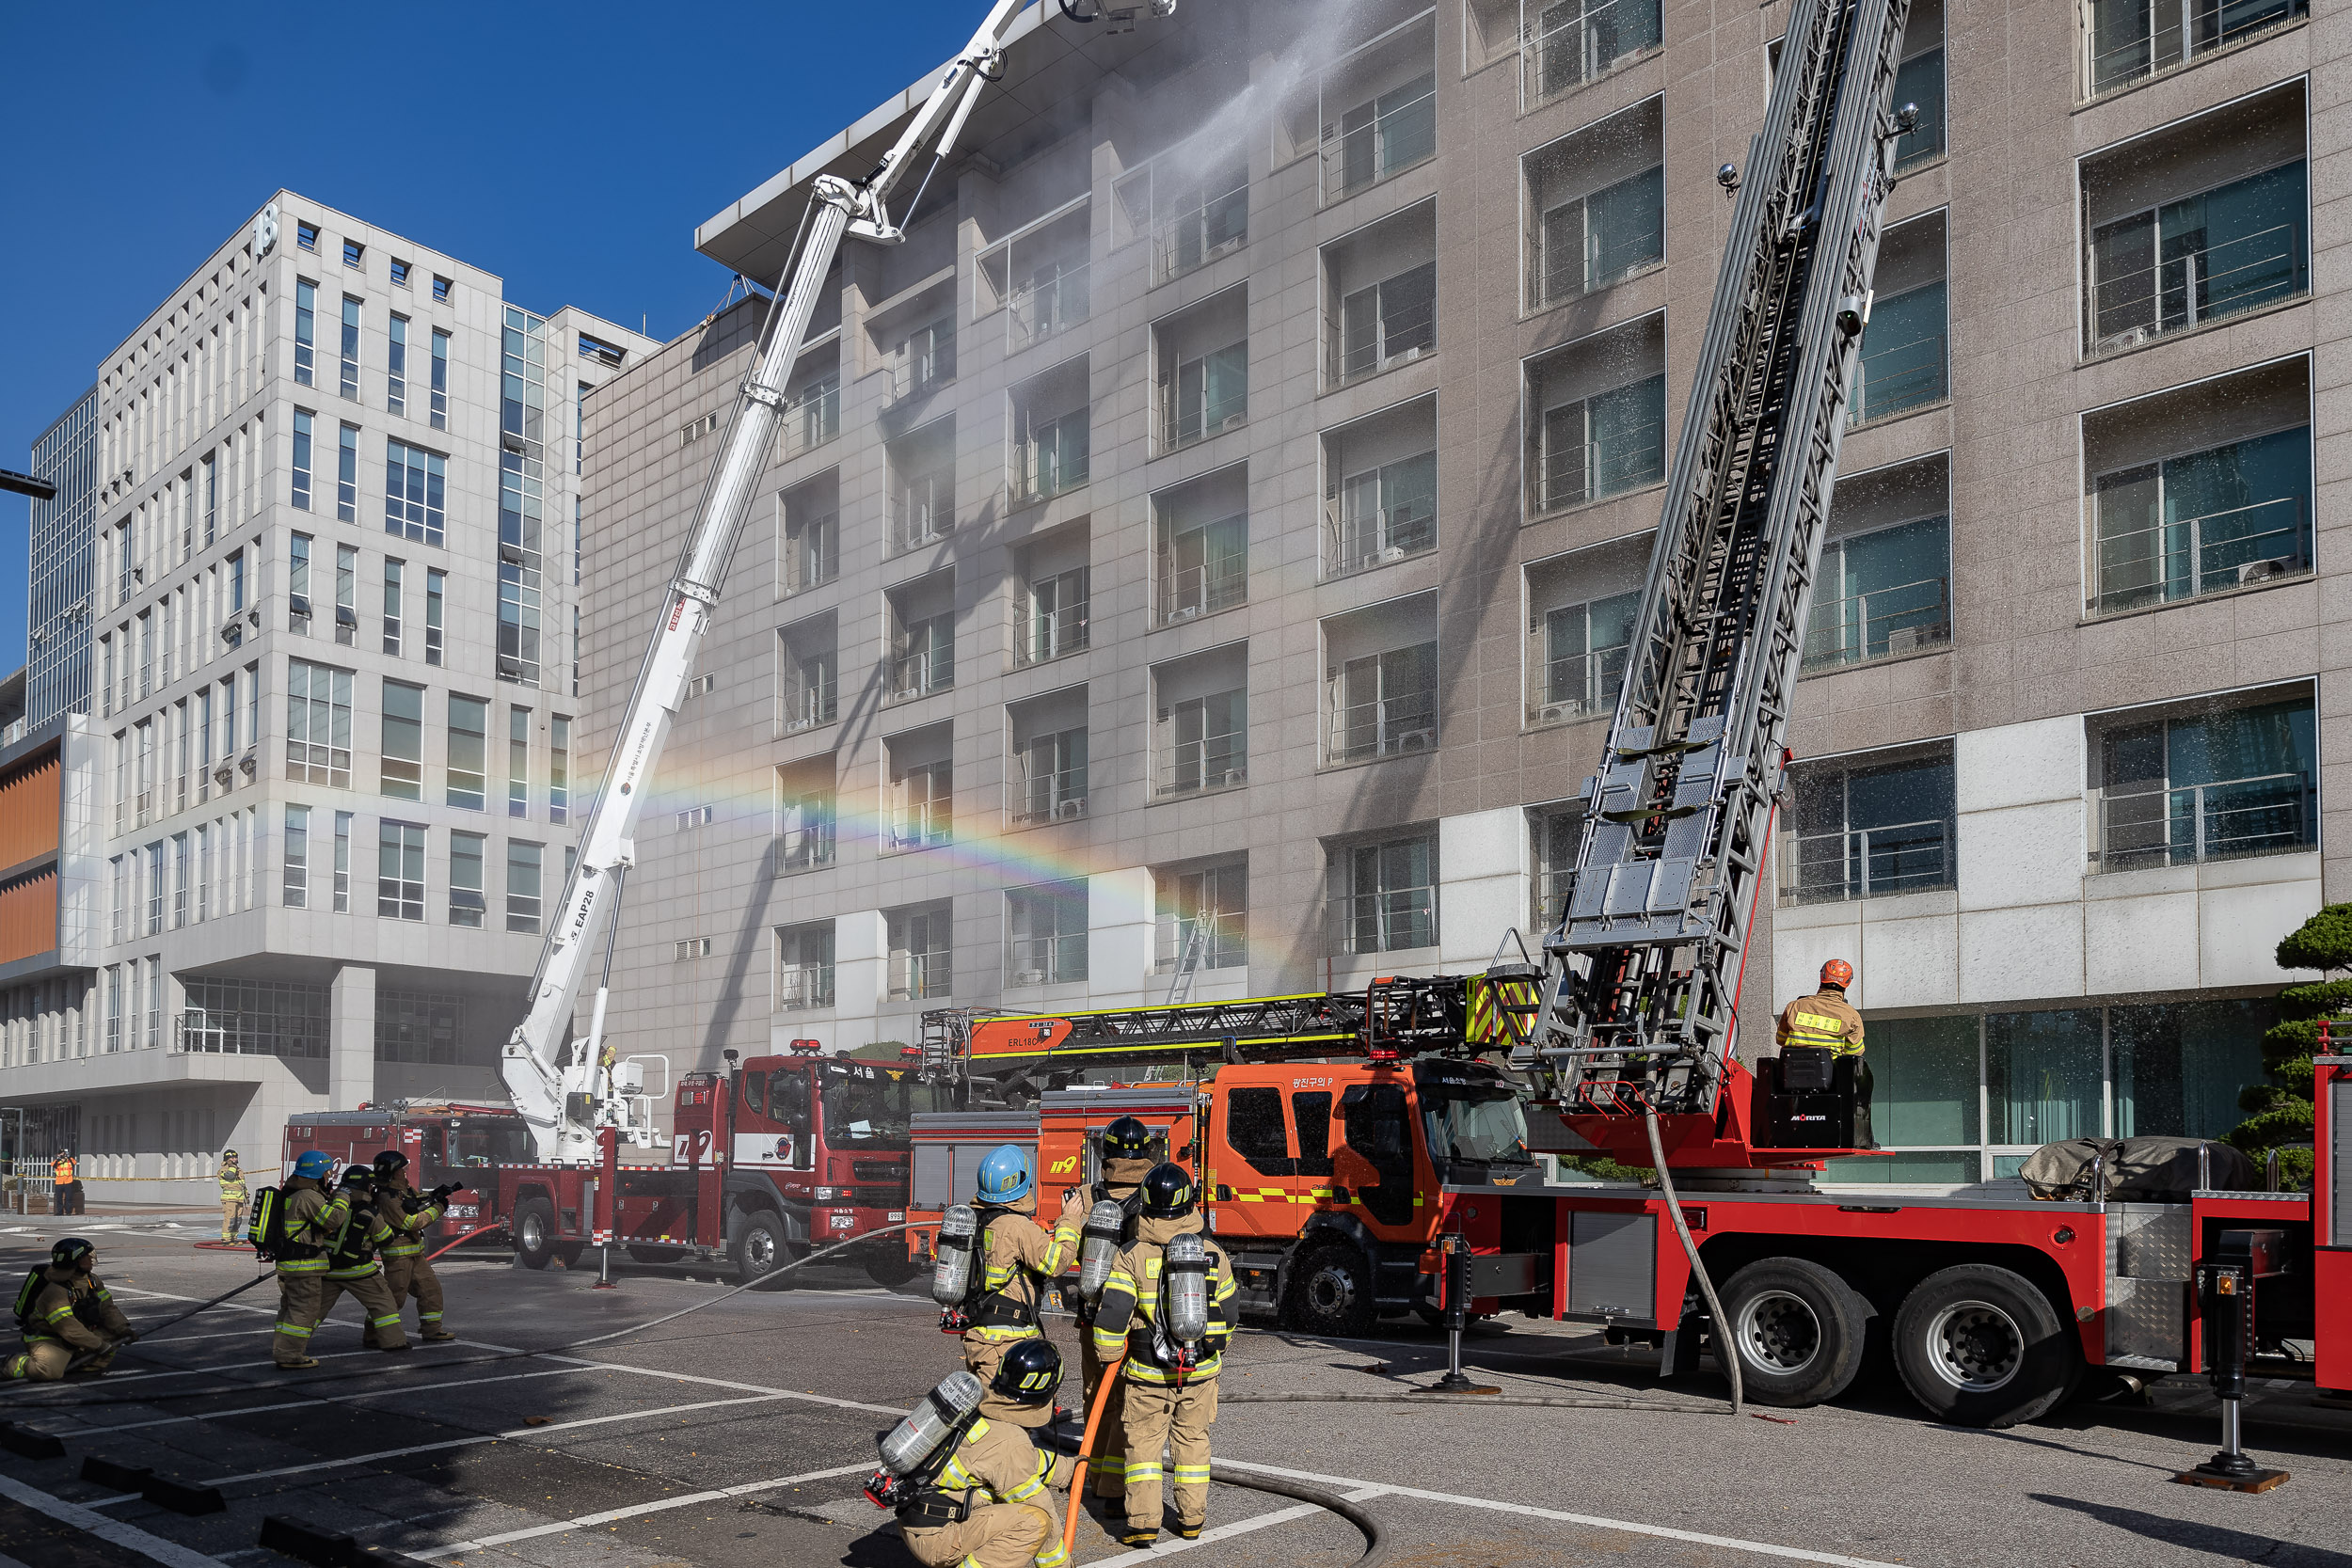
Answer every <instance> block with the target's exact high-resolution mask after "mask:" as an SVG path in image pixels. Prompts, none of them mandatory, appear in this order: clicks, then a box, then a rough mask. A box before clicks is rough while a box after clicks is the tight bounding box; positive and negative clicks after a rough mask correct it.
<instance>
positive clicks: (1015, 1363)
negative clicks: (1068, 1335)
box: [989, 1339, 1061, 1404]
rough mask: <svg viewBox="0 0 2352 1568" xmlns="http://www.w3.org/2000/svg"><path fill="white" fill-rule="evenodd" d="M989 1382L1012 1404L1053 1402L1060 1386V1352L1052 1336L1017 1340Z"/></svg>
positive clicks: (990, 1388) (992, 1388)
mask: <svg viewBox="0 0 2352 1568" xmlns="http://www.w3.org/2000/svg"><path fill="white" fill-rule="evenodd" d="M1060 1388H1061V1352H1060V1351H1058V1350H1056V1349H1055V1348H1054V1345H1053V1341H1051V1340H1049V1339H1021V1340H1016V1341H1015V1342H1014V1344H1013V1347H1012V1349H1010V1350H1009V1351H1007V1352H1005V1359H1004V1360H1003V1361H1002V1362H1000V1363H999V1364H998V1365H997V1368H996V1377H995V1380H994V1381H993V1382H992V1383H990V1384H989V1391H990V1392H991V1393H993V1394H994V1395H995V1396H996V1397H997V1398H998V1399H1000V1400H1003V1401H1005V1402H1007V1403H1009V1404H1051V1403H1053V1402H1054V1395H1055V1394H1056V1393H1057V1392H1058V1391H1059V1390H1060Z"/></svg>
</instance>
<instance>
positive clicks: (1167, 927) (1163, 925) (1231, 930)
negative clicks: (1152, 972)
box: [1155, 910, 1249, 974]
mask: <svg viewBox="0 0 2352 1568" xmlns="http://www.w3.org/2000/svg"><path fill="white" fill-rule="evenodd" d="M1196 927H1198V928H1199V929H1200V933H1201V944H1200V967H1201V968H1202V969H1239V968H1241V967H1242V966H1243V965H1245V964H1247V963H1248V961H1249V916H1248V913H1246V912H1245V911H1241V910H1203V911H1200V913H1199V914H1195V915H1171V916H1164V917H1163V918H1162V919H1161V920H1160V922H1159V933H1158V935H1159V940H1158V942H1156V944H1155V946H1156V949H1157V958H1156V967H1157V968H1158V969H1159V972H1160V973H1161V974H1167V973H1168V972H1169V971H1170V970H1172V969H1174V968H1175V967H1176V966H1177V965H1178V964H1180V963H1182V962H1184V948H1185V946H1186V945H1187V944H1188V943H1189V942H1191V941H1192V934H1193V931H1194V929H1195V928H1196Z"/></svg>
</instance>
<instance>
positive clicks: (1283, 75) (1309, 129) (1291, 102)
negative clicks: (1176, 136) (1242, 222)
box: [1160, 0, 1361, 182]
mask: <svg viewBox="0 0 2352 1568" xmlns="http://www.w3.org/2000/svg"><path fill="white" fill-rule="evenodd" d="M1360 8H1361V6H1360V0H1321V3H1319V4H1316V5H1313V6H1311V7H1305V8H1295V9H1294V11H1293V12H1292V14H1293V15H1294V16H1304V17H1307V18H1308V19H1309V24H1308V25H1305V26H1302V27H1300V28H1298V29H1297V31H1296V32H1295V33H1294V34H1293V35H1292V37H1291V38H1290V39H1289V40H1287V42H1286V46H1285V47H1284V48H1282V50H1281V51H1280V52H1279V55H1277V56H1276V57H1275V61H1274V65H1273V68H1272V69H1271V70H1269V71H1266V72H1265V73H1263V75H1260V76H1257V77H1255V78H1254V79H1252V80H1251V81H1250V83H1249V84H1248V86H1247V87H1243V88H1242V89H1241V91H1239V92H1237V93H1235V94H1234V95H1233V96H1232V97H1231V98H1229V99H1227V100H1226V101H1225V102H1224V103H1221V104H1219V105H1218V106H1217V107H1216V109H1214V110H1213V111H1211V112H1210V114H1209V117H1208V118H1207V119H1205V120H1203V121H1201V122H1200V124H1199V125H1197V126H1195V127H1193V128H1192V129H1191V130H1190V131H1188V132H1187V133H1186V134H1185V135H1184V139H1183V141H1182V142H1181V143H1180V144H1178V145H1177V146H1176V147H1175V148H1174V149H1173V150H1171V151H1170V152H1168V153H1166V154H1163V155H1162V156H1163V158H1164V159H1166V161H1165V162H1164V163H1162V164H1161V165H1160V166H1161V167H1162V168H1164V169H1165V170H1166V171H1167V173H1168V175H1169V176H1170V177H1172V178H1173V179H1175V180H1177V181H1178V182H1190V181H1191V180H1194V179H1199V178H1203V177H1205V176H1207V175H1209V174H1211V173H1214V172H1216V170H1217V169H1218V168H1220V167H1221V166H1223V165H1224V164H1225V163H1227V162H1228V161H1230V160H1231V159H1232V155H1233V154H1234V153H1235V152H1237V151H1239V150H1242V149H1243V148H1245V147H1247V146H1248V143H1249V140H1250V138H1251V137H1253V136H1263V135H1268V134H1269V133H1271V132H1273V131H1276V130H1278V129H1280V128H1281V122H1282V121H1283V119H1285V118H1295V117H1304V116H1308V115H1311V114H1312V113H1313V110H1314V95H1315V90H1316V85H1317V82H1318V79H1319V78H1320V77H1321V76H1322V74H1323V72H1324V71H1327V70H1328V69H1329V68H1330V66H1331V65H1332V64H1333V63H1334V62H1335V61H1337V60H1339V59H1340V58H1341V57H1342V56H1343V55H1346V54H1347V53H1348V52H1349V51H1350V50H1352V49H1353V48H1355V47H1356V46H1357V45H1358V44H1359V42H1360V41H1361V39H1360V37H1359V29H1358V28H1357V26H1356V25H1355V18H1356V14H1357V13H1358V12H1359V9H1360ZM1176 90H1177V91H1178V92H1179V93H1180V94H1181V93H1182V92H1183V90H1184V82H1183V80H1182V79H1181V78H1180V79H1179V81H1178V83H1177V84H1176ZM1319 134H1320V128H1319V127H1317V126H1316V125H1315V124H1313V123H1312V122H1311V120H1310V121H1309V122H1308V123H1307V124H1306V126H1305V136H1304V138H1303V142H1302V145H1311V143H1312V142H1313V141H1314V140H1315V138H1316V136H1317V135H1319Z"/></svg>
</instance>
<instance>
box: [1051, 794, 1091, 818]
mask: <svg viewBox="0 0 2352 1568" xmlns="http://www.w3.org/2000/svg"><path fill="white" fill-rule="evenodd" d="M1086 811H1087V800H1086V797H1085V796H1083V795H1081V796H1079V797H1078V798H1077V799H1076V800H1057V801H1055V802H1054V816H1055V819H1056V820H1057V821H1058V820H1060V819H1062V818H1064V817H1071V816H1085V815H1086Z"/></svg>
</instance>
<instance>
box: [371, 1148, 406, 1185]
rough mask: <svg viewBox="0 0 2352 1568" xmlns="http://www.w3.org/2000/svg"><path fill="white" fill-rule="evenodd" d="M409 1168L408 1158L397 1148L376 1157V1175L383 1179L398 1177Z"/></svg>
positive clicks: (389, 1149) (387, 1150)
mask: <svg viewBox="0 0 2352 1568" xmlns="http://www.w3.org/2000/svg"><path fill="white" fill-rule="evenodd" d="M407 1168H408V1156H407V1155H405V1154H403V1153H402V1152H401V1151H400V1150H399V1149H397V1148H388V1149H386V1150H385V1151H384V1152H383V1153H381V1154H379V1155H377V1156H376V1157H375V1174H376V1176H377V1177H378V1178H379V1179H381V1178H383V1177H387V1176H397V1175H399V1174H400V1173H401V1172H402V1171H405V1170H406V1169H407Z"/></svg>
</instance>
